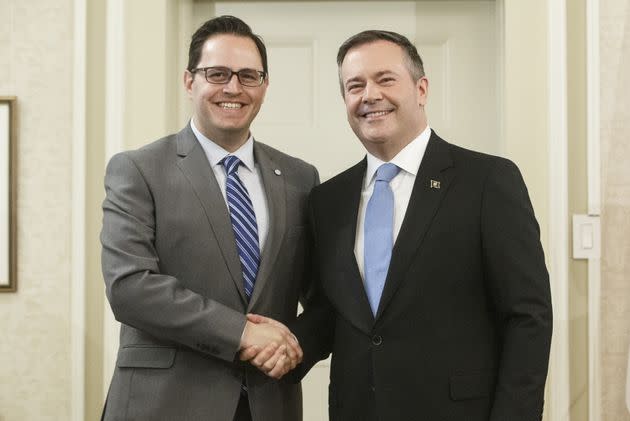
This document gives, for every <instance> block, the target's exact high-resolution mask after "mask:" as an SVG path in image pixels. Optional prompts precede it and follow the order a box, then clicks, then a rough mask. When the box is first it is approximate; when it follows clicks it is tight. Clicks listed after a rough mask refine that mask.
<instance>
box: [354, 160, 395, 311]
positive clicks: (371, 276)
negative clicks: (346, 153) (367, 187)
mask: <svg viewBox="0 0 630 421" xmlns="http://www.w3.org/2000/svg"><path fill="white" fill-rule="evenodd" d="M399 171H400V168H398V167H397V166H396V165H394V164H391V163H387V164H383V165H381V166H380V167H378V170H376V180H375V181H374V191H373V192H372V197H370V200H369V201H368V204H367V209H366V211H365V224H364V233H365V235H364V239H363V245H364V246H363V249H364V251H363V256H364V263H363V264H364V268H365V270H364V272H365V275H364V276H365V290H366V292H367V296H368V301H369V302H370V307H371V308H372V313H373V314H374V315H376V312H377V310H378V305H379V303H380V301H381V295H382V293H383V288H384V287H385V279H386V278H387V271H388V270H389V261H390V260H391V258H392V248H393V243H394V193H393V192H392V188H391V187H390V186H389V182H390V181H392V178H394V177H395V176H396V174H398V172H399Z"/></svg>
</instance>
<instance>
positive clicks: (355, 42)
mask: <svg viewBox="0 0 630 421" xmlns="http://www.w3.org/2000/svg"><path fill="white" fill-rule="evenodd" d="M376 41H389V42H392V43H394V44H396V45H398V46H399V47H400V48H402V50H403V51H404V52H405V55H406V57H407V67H408V68H409V73H410V74H411V77H412V78H413V80H415V81H417V80H418V79H420V78H421V77H423V76H424V64H423V63H422V58H420V54H418V50H417V49H416V46H415V45H413V44H412V43H411V41H409V39H408V38H407V37H406V36H404V35H401V34H398V33H396V32H391V31H380V30H374V29H372V30H368V31H363V32H359V33H358V34H356V35H353V36H351V37H350V38H348V39H347V40H346V41H345V42H344V43H343V44H341V47H339V51H338V52H337V67H338V68H339V70H340V71H341V64H342V63H343V59H344V58H346V54H348V51H350V50H351V49H352V48H354V47H359V46H361V45H364V44H371V43H373V42H376ZM339 82H340V83H342V87H341V93H342V94H343V82H342V81H341V72H340V73H339Z"/></svg>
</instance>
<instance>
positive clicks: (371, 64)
mask: <svg viewBox="0 0 630 421" xmlns="http://www.w3.org/2000/svg"><path fill="white" fill-rule="evenodd" d="M339 75H340V78H341V83H342V89H343V96H344V102H345V104H346V112H347V114H348V122H349V123H350V127H352V130H353V131H354V133H355V134H356V135H357V137H358V138H359V139H360V140H361V143H363V146H364V147H365V149H367V150H368V152H370V153H371V154H372V155H375V156H377V157H378V158H380V159H382V160H384V161H389V160H391V159H392V158H393V157H394V156H396V154H397V153H398V152H400V151H401V150H402V149H403V148H404V147H405V146H406V145H407V144H409V142H411V141H412V140H413V139H415V138H416V137H417V136H418V135H419V134H420V133H421V132H422V131H423V130H424V129H425V127H426V125H427V121H426V115H425V112H424V106H425V105H426V101H427V91H428V80H427V79H426V77H422V78H420V79H418V80H417V81H414V80H413V78H412V76H411V73H410V71H409V66H408V63H407V57H406V56H405V53H404V51H403V50H402V48H400V47H399V46H398V45H396V44H394V43H392V42H389V41H382V40H379V41H374V42H371V43H368V44H362V45H359V46H357V47H354V48H352V49H350V50H349V51H348V53H347V54H346V56H345V58H344V59H343V62H342V64H341V68H340V71H339Z"/></svg>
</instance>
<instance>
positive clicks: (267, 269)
mask: <svg viewBox="0 0 630 421" xmlns="http://www.w3.org/2000/svg"><path fill="white" fill-rule="evenodd" d="M254 158H255V160H256V163H257V164H258V166H259V169H260V175H261V177H262V182H263V186H264V187H265V194H266V197H267V208H268V210H269V232H268V234H267V240H266V242H265V248H264V250H262V254H261V260H260V266H259V267H258V275H257V276H256V284H255V285H254V292H253V293H252V297H251V300H250V302H249V307H248V309H251V308H252V307H253V306H254V305H255V304H256V301H257V300H258V298H259V297H260V295H261V292H262V290H263V288H264V287H265V285H266V283H267V281H268V279H269V275H270V274H271V271H272V269H273V265H274V263H275V261H276V259H277V257H278V252H279V250H280V245H281V244H282V241H283V239H284V231H285V228H286V226H285V225H286V208H287V198H286V187H285V180H284V177H285V176H284V171H283V168H281V167H280V166H278V165H277V164H276V163H275V162H273V161H272V159H271V157H269V155H268V154H267V153H266V152H265V151H264V150H263V149H262V148H261V147H260V145H259V144H258V143H257V142H254ZM276 170H279V173H280V174H279V175H278V173H277V172H276Z"/></svg>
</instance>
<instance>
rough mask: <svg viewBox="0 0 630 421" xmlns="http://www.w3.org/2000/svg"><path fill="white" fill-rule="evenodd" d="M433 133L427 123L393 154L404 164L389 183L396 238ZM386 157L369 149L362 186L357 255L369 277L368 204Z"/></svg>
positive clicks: (400, 163)
mask: <svg viewBox="0 0 630 421" xmlns="http://www.w3.org/2000/svg"><path fill="white" fill-rule="evenodd" d="M429 137H431V128H430V127H429V126H427V127H426V128H425V129H424V130H423V131H422V133H420V135H419V136H418V137H417V138H415V139H414V140H412V141H411V142H410V143H409V144H408V145H407V146H405V147H404V148H403V149H402V150H401V151H400V152H398V154H397V155H396V156H395V157H393V158H392V160H391V161H389V162H391V163H392V164H395V165H396V166H397V167H398V168H400V172H399V173H398V174H396V176H395V177H394V178H393V179H392V181H390V183H389V185H390V187H391V188H392V192H393V193H394V227H393V228H394V229H393V234H394V239H393V240H394V241H393V243H394V244H395V243H396V238H397V237H398V232H399V231H400V227H401V225H402V223H403V219H405V213H406V212H407V205H409V199H410V198H411V191H412V190H413V184H414V182H415V181H416V175H417V174H418V168H419V167H420V163H421V162H422V158H423V157H424V151H425V150H426V149H427V144H428V143H429ZM384 163H385V162H384V161H381V160H380V159H379V158H377V157H375V156H374V155H372V154H370V153H369V152H368V153H367V170H366V171H365V178H364V179H363V188H362V189H361V200H360V202H359V214H358V215H357V234H356V238H355V241H354V256H355V258H356V259H357V264H358V266H359V272H360V273H361V278H363V280H364V281H365V262H364V255H363V250H364V248H363V247H364V245H363V243H364V238H365V232H364V225H365V210H366V208H367V204H368V201H369V200H370V197H372V192H373V191H374V176H375V175H376V170H378V167H380V166H381V165H382V164H384Z"/></svg>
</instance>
